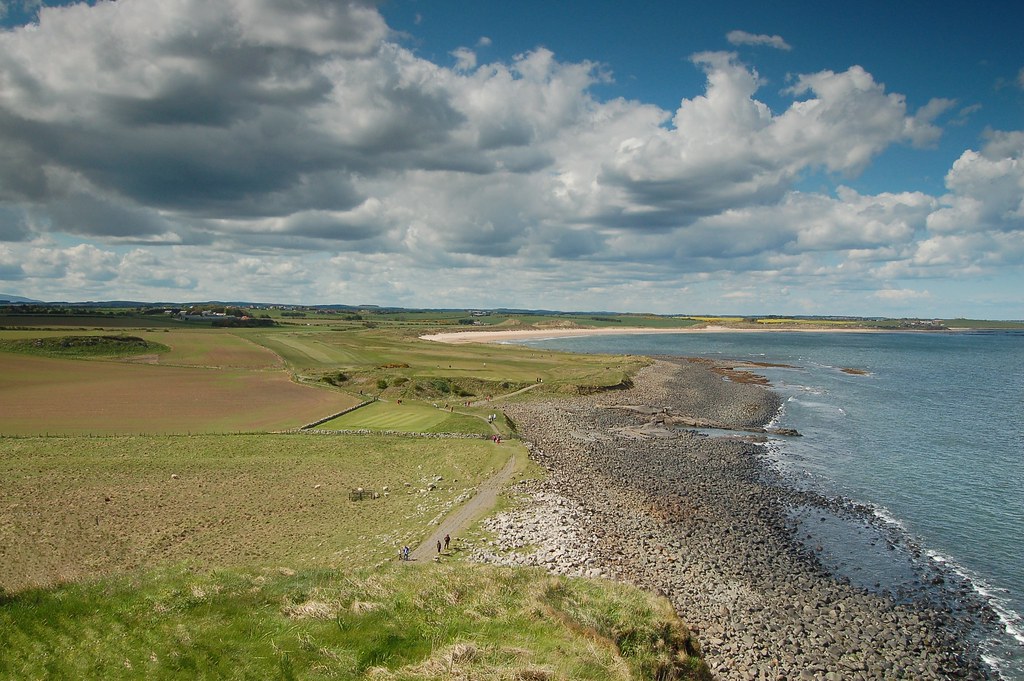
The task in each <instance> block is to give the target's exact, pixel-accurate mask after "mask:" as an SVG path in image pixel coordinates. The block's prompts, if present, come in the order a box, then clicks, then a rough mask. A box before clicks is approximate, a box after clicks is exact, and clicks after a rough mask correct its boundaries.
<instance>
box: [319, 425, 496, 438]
mask: <svg viewBox="0 0 1024 681" xmlns="http://www.w3.org/2000/svg"><path fill="white" fill-rule="evenodd" d="M303 432H306V433H312V434H313V435H376V436H388V437H411V438H420V439H428V440H430V439H433V440H446V439H447V440H452V439H455V440H486V439H489V438H490V436H489V435H481V434H480V433H422V432H416V431H411V430H370V429H369V428H347V429H345V428H342V429H338V430H329V429H326V428H317V429H315V430H312V429H310V430H305V431H303ZM505 440H508V438H507V437H506V438H505Z"/></svg>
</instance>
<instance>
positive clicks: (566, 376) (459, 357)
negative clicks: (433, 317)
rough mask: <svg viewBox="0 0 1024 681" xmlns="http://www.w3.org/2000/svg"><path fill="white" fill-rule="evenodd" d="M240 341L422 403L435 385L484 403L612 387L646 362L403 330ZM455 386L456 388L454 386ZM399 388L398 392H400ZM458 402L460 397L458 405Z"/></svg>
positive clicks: (281, 333)
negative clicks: (526, 390)
mask: <svg viewBox="0 0 1024 681" xmlns="http://www.w3.org/2000/svg"><path fill="white" fill-rule="evenodd" d="M237 333H238V334H239V335H241V336H243V337H245V338H248V339H250V340H252V341H253V342H255V343H259V344H260V345H263V346H264V347H267V348H269V349H271V350H273V351H274V352H276V353H277V354H278V355H280V356H281V357H282V358H283V359H284V360H285V362H286V363H288V365H289V366H291V367H293V368H294V369H296V370H298V371H300V372H305V373H307V374H308V375H310V376H317V375H321V374H324V373H326V372H330V371H340V372H342V373H346V374H355V375H358V376H362V377H364V378H372V379H373V380H372V381H371V383H370V384H369V385H365V384H352V385H350V386H347V387H348V388H349V389H355V388H358V389H361V390H364V391H366V390H375V387H374V386H375V382H376V381H377V380H383V381H385V382H386V383H387V387H389V388H393V390H392V391H391V394H394V395H397V396H406V397H415V396H416V387H417V384H419V387H420V388H423V389H424V391H425V393H426V394H424V395H422V397H423V398H424V399H426V398H430V397H432V396H437V395H440V396H441V397H442V398H443V397H444V393H445V390H444V389H443V388H442V389H440V390H439V391H436V390H434V391H432V390H430V387H431V381H432V379H450V380H451V381H452V382H455V383H456V384H459V383H460V382H462V383H464V384H465V385H464V386H463V387H464V388H465V389H466V390H467V391H470V392H471V394H472V395H476V396H480V397H486V396H487V395H499V394H502V393H504V392H511V391H512V390H515V389H517V388H521V387H525V386H526V385H530V384H533V383H543V384H544V388H545V389H546V390H558V389H559V388H562V387H565V386H610V385H617V384H619V383H621V382H622V381H623V380H624V379H625V378H626V377H627V376H628V375H629V374H630V373H632V372H634V371H635V370H636V369H637V368H639V367H640V366H642V365H643V364H644V363H645V361H646V360H644V359H642V358H639V357H633V356H618V357H613V356H604V355H572V354H568V353H560V352H554V351H551V350H541V349H535V348H529V347H526V346H518V345H503V344H485V343H479V344H475V343H474V344H464V345H450V344H445V343H436V342H432V341H424V340H420V339H419V338H417V337H416V336H415V335H414V334H410V333H408V332H404V333H403V332H402V331H401V330H398V329H394V330H393V329H362V330H353V331H343V332H338V331H330V330H324V329H323V328H309V329H300V330H292V329H269V330H263V329H259V330H245V331H238V332H237ZM455 387H458V385H456V386H455ZM395 388H398V390H394V389H395ZM458 397H459V395H458V393H455V399H457V398H458Z"/></svg>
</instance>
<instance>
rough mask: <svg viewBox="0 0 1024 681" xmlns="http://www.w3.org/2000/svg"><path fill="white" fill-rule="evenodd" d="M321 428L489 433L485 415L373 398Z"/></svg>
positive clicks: (320, 426)
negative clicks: (369, 402) (374, 399)
mask: <svg viewBox="0 0 1024 681" xmlns="http://www.w3.org/2000/svg"><path fill="white" fill-rule="evenodd" d="M317 428H318V429H324V430H359V429H367V430H382V431H383V430H394V431H401V432H411V433H477V434H480V435H487V434H490V433H491V432H492V431H491V428H490V426H489V425H487V421H486V420H485V419H484V418H481V417H477V416H471V415H468V414H463V413H459V412H451V411H447V410H445V409H441V408H439V407H434V406H431V405H428V404H394V403H387V402H374V403H373V404H370V405H367V406H365V407H361V408H359V409H357V410H355V411H351V412H349V413H348V414H345V415H343V416H340V417H338V418H336V419H332V420H330V421H328V422H326V423H323V424H321V425H319V426H317Z"/></svg>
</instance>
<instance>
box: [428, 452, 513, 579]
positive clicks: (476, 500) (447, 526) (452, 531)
mask: <svg viewBox="0 0 1024 681" xmlns="http://www.w3.org/2000/svg"><path fill="white" fill-rule="evenodd" d="M516 449H519V448H518V447H516ZM516 460H517V455H516V453H515V452H513V454H512V456H511V457H509V460H508V463H506V464H505V466H504V467H503V468H502V469H501V470H500V471H498V472H497V473H495V474H494V475H492V476H491V477H490V478H488V479H487V480H486V481H484V482H483V483H482V484H481V485H480V489H478V490H477V493H476V494H474V495H473V498H472V499H470V500H469V501H467V502H466V503H465V504H463V505H462V506H460V507H459V508H457V509H455V510H454V511H452V512H451V513H449V514H448V515H447V516H445V517H444V519H443V520H442V521H441V523H440V524H439V525H438V526H437V528H436V529H435V530H434V531H433V532H432V533H431V534H430V536H429V537H427V538H426V539H425V540H424V541H423V543H422V544H420V545H419V546H417V547H416V548H415V549H413V550H412V552H411V555H410V557H411V558H412V560H431V559H433V558H434V557H435V556H437V555H438V553H437V543H438V542H441V551H442V553H441V555H450V551H449V552H446V551H445V550H444V537H445V535H446V534H447V535H450V536H451V537H453V538H454V537H456V536H458V533H460V532H463V531H465V530H466V529H468V528H469V526H470V525H472V524H473V522H474V521H476V520H477V519H478V518H480V517H481V516H483V515H484V514H485V513H487V512H488V511H490V510H491V509H492V508H494V505H495V503H497V501H498V493H499V492H501V489H502V487H504V486H505V484H506V483H508V481H509V480H511V479H512V474H513V472H515V469H516Z"/></svg>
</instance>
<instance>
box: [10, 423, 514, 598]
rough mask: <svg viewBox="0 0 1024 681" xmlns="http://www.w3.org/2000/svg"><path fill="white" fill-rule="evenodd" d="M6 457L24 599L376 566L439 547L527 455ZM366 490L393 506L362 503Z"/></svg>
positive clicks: (478, 448)
mask: <svg viewBox="0 0 1024 681" xmlns="http://www.w3.org/2000/svg"><path fill="white" fill-rule="evenodd" d="M2 446H3V451H4V455H3V457H0V480H3V487H2V492H3V493H2V499H3V505H4V506H3V508H4V510H3V514H2V516H0V564H2V565H3V566H4V569H3V570H2V571H0V588H4V589H8V590H17V589H23V588H27V587H31V586H34V585H47V584H53V583H57V582H62V581H68V580H78V579H88V578H94V577H96V576H100V575H111V574H116V573H118V572H122V571H125V570H135V569H139V568H142V567H146V566H152V565H159V564H165V563H174V562H185V563H188V564H190V565H194V566H198V567H201V568H204V569H214V568H219V567H228V566H238V565H286V566H289V567H292V568H306V567H311V566H325V567H332V566H350V567H362V566H369V565H374V564H376V563H377V562H379V561H381V560H385V559H390V558H391V557H392V556H393V555H394V552H395V550H396V547H397V546H401V545H403V544H415V543H418V541H419V540H420V539H421V538H422V537H424V536H426V535H428V534H429V529H430V522H431V521H432V520H433V519H434V518H436V517H437V516H438V514H441V513H443V512H445V510H446V509H448V508H449V507H450V506H451V505H452V504H453V503H454V500H455V499H456V498H458V497H459V496H460V495H462V494H464V493H466V492H467V491H468V490H471V489H472V488H473V487H475V486H476V485H478V484H479V483H480V482H481V481H483V480H484V479H486V478H488V477H489V476H490V475H491V474H492V473H493V472H494V471H496V470H498V469H500V468H501V466H503V465H504V463H505V461H507V458H508V456H510V455H511V454H512V448H513V447H517V446H518V445H516V444H514V443H510V444H508V445H507V446H506V445H503V446H502V447H495V446H494V445H493V444H491V443H490V442H489V441H487V440H484V439H479V440H477V439H449V440H445V441H444V442H443V443H436V442H434V441H424V440H417V439H412V438H402V437H382V436H375V437H373V438H369V437H332V436H323V435H319V436H318V435H308V434H290V435H232V436H228V435H220V436H213V435H210V436H191V437H104V438H89V437H78V438H76V437H69V438H17V439H5V440H3V441H2ZM438 476H440V477H441V481H440V482H438V481H437V480H436V479H437V477H438ZM431 483H435V484H436V489H434V490H432V491H427V488H428V487H429V486H430V484H431ZM356 487H362V488H364V489H366V490H376V491H378V492H383V491H384V489H385V488H390V493H387V494H382V495H381V497H380V498H378V499H367V500H364V501H359V502H355V501H350V500H349V492H350V490H351V489H353V488H356Z"/></svg>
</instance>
